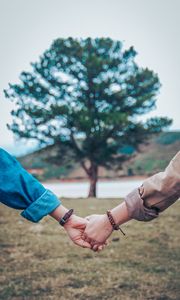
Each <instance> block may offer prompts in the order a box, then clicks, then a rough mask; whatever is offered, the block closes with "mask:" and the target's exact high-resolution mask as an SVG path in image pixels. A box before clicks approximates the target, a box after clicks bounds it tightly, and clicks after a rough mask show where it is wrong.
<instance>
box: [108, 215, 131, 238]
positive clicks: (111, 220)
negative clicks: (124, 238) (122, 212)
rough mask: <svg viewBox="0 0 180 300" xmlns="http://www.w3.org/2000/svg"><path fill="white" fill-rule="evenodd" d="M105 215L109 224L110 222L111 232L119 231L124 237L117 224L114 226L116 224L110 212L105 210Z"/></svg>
mask: <svg viewBox="0 0 180 300" xmlns="http://www.w3.org/2000/svg"><path fill="white" fill-rule="evenodd" d="M106 214H107V217H108V219H109V222H110V223H111V225H112V228H113V230H120V231H121V232H122V234H123V235H126V234H125V233H124V231H123V230H122V229H121V227H120V226H119V225H118V224H116V222H115V221H114V218H113V216H112V213H111V211H110V210H107V212H106Z"/></svg>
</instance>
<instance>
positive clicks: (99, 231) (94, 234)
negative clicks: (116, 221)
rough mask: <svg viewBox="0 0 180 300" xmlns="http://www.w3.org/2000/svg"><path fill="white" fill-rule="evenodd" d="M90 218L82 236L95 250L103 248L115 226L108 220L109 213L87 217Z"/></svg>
mask: <svg viewBox="0 0 180 300" xmlns="http://www.w3.org/2000/svg"><path fill="white" fill-rule="evenodd" d="M86 219H87V220H88V223H87V226H86V229H85V231H84V234H83V235H82V238H83V239H84V241H86V242H87V243H88V244H91V249H92V250H94V251H98V250H102V248H103V247H104V245H106V244H107V239H108V237H109V236H110V235H111V233H112V232H113V228H112V226H111V224H110V222H109V220H108V217H107V215H105V214H104V215H91V216H88V217H86Z"/></svg>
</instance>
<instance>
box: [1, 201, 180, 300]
mask: <svg viewBox="0 0 180 300" xmlns="http://www.w3.org/2000/svg"><path fill="white" fill-rule="evenodd" d="M117 203H118V200H111V201H110V200H106V199H104V200H95V199H91V200H90V199H89V200H85V199H84V200H83V199H79V200H65V201H64V204H65V205H66V206H67V207H74V208H76V211H77V213H79V214H80V215H82V216H85V215H86V214H91V213H95V212H104V210H105V209H108V208H110V207H112V206H113V205H115V204H117ZM179 211H180V202H178V203H176V204H175V205H174V206H173V207H171V208H169V209H168V210H167V211H166V212H165V213H164V214H162V216H161V217H160V218H159V219H158V220H155V221H153V222H149V223H141V222H136V221H131V222H130V223H128V224H127V225H124V226H123V228H124V230H125V231H126V233H127V235H126V237H125V238H124V237H123V236H121V234H120V233H119V232H118V233H114V235H113V236H112V243H111V244H110V245H109V246H108V247H107V248H106V249H105V250H104V251H103V252H101V253H99V254H97V253H94V252H90V251H89V250H85V249H81V248H78V247H77V246H74V245H73V244H71V242H70V241H69V239H68V238H67V236H66V235H65V232H64V231H63V229H62V228H60V227H59V226H58V225H57V224H56V222H55V221H54V220H51V219H50V218H48V217H47V218H45V219H44V220H43V221H42V222H41V223H40V224H32V223H30V222H28V221H26V220H23V219H22V218H21V217H20V216H19V213H18V212H17V211H14V210H12V209H9V208H7V207H5V206H3V205H2V206H1V208H0V214H1V218H0V223H1V224H0V239H1V243H0V245H1V261H0V299H1V300H3V299H5V300H8V299H11V300H16V299H19V300H20V299H27V300H33V299H38V300H39V299H55V300H56V299H62V300H65V299H66V300H68V299H78V300H95V299H98V300H100V299H113V300H121V299H122V300H130V299H131V300H134V299H138V300H145V299H156V300H170V299H180V289H179V279H180V274H179V271H180V248H179V242H180V235H179V222H178V221H179V219H180V214H179ZM119 238H120V240H119ZM178 289H179V290H178Z"/></svg>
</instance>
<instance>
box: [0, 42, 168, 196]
mask: <svg viewBox="0 0 180 300" xmlns="http://www.w3.org/2000/svg"><path fill="white" fill-rule="evenodd" d="M136 55H137V53H136V51H135V50H134V48H133V47H130V48H129V49H127V50H124V49H123V45H122V43H121V42H120V41H114V40H112V39H110V38H96V39H91V38H87V39H73V38H68V39H62V38H59V39H57V40H55V41H54V42H53V43H52V45H51V47H50V48H49V49H48V50H46V51H45V52H44V53H43V55H42V56H41V57H40V59H39V61H38V62H36V63H32V72H22V73H21V75H20V83H19V84H10V85H9V89H7V90H5V95H6V97H7V98H10V99H12V100H13V101H15V103H16V109H15V110H14V111H12V116H13V123H12V124H11V125H9V128H10V129H11V130H12V131H13V132H14V133H15V134H16V135H17V136H19V137H22V138H27V139H37V140H38V141H40V143H42V144H53V143H55V144H59V155H60V156H61V157H62V156H63V155H64V154H66V149H69V148H71V149H72V150H73V153H74V157H75V158H76V160H77V161H79V162H80V163H81V165H82V166H83V168H84V169H85V171H86V173H87V174H88V176H89V178H90V180H91V189H90V195H95V194H96V181H97V177H98V167H99V166H105V167H111V166H113V165H114V164H115V163H117V162H118V161H119V163H120V162H121V161H122V160H123V159H124V158H125V156H124V155H121V153H120V149H121V147H123V146H124V145H125V144H126V145H130V146H133V147H134V148H135V149H138V146H139V144H141V143H143V141H144V140H147V138H148V136H149V135H150V134H152V133H154V132H155V133H158V132H160V131H161V130H162V129H163V128H165V127H166V126H168V125H170V123H171V120H169V119H167V118H153V119H150V120H148V121H146V122H144V123H143V122H141V121H139V119H138V117H139V116H141V115H143V114H145V113H148V112H149V111H151V110H152V109H153V108H155V103H156V97H157V94H158V92H159V88H160V82H159V79H158V76H157V74H155V73H154V72H153V71H151V70H149V69H147V68H141V67H140V66H138V64H137V63H136V62H135V57H136ZM87 161H88V162H89V164H88V165H87Z"/></svg>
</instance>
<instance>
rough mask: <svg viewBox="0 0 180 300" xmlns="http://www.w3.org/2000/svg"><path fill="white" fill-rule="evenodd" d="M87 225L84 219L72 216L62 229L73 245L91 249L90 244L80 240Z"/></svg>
mask: <svg viewBox="0 0 180 300" xmlns="http://www.w3.org/2000/svg"><path fill="white" fill-rule="evenodd" d="M87 224H88V221H87V220H86V219H83V218H80V217H78V216H76V215H72V216H71V217H70V218H69V220H68V222H67V223H66V224H65V225H64V229H65V230H66V231H67V234H68V236H69V237H70V239H71V240H72V241H73V243H74V244H76V245H78V246H81V247H83V248H89V249H91V245H90V243H88V242H87V241H85V240H83V239H82V236H83V233H84V230H85V228H86V226H87Z"/></svg>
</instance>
